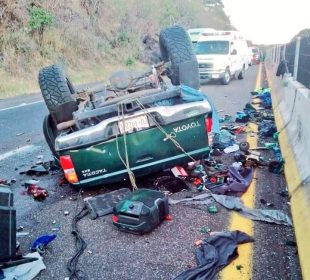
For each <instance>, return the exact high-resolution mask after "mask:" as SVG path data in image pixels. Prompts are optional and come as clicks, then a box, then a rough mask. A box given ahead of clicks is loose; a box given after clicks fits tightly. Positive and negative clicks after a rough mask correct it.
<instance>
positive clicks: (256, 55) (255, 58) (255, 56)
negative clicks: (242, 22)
mask: <svg viewBox="0 0 310 280" xmlns="http://www.w3.org/2000/svg"><path fill="white" fill-rule="evenodd" d="M251 50H252V64H259V62H260V50H259V48H258V47H251Z"/></svg>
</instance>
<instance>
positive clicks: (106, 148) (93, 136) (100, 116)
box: [39, 26, 212, 187]
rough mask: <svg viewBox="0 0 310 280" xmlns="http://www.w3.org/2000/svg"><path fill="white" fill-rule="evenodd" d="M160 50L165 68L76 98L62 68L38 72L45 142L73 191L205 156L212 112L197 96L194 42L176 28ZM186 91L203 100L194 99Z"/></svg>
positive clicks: (121, 76) (120, 78)
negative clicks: (47, 111) (47, 110)
mask: <svg viewBox="0 0 310 280" xmlns="http://www.w3.org/2000/svg"><path fill="white" fill-rule="evenodd" d="M159 43H160V50H161V57H162V59H163V62H160V63H158V64H156V65H153V66H152V67H151V68H150V69H149V70H148V71H146V72H145V73H141V74H136V73H131V72H118V73H116V74H114V75H112V77H111V78H110V80H109V82H108V83H107V84H106V85H102V86H101V85H100V86H97V87H95V88H88V89H83V90H80V91H76V90H75V89H74V87H73V86H72V84H71V82H70V80H69V79H68V77H67V76H66V75H65V73H64V71H63V70H62V69H61V68H60V67H59V66H57V65H52V66H49V67H46V68H43V69H41V71H40V73H39V84H40V88H41V92H42V95H43V97H44V99H45V102H46V105H47V107H48V109H49V112H50V114H49V115H48V116H46V117H45V119H44V122H43V132H44V136H45V138H46V141H47V143H48V145H49V147H50V149H51V151H52V153H53V154H54V157H55V158H56V160H57V161H58V162H59V163H60V165H61V167H62V169H63V171H64V174H65V177H66V179H67V181H68V182H69V183H70V184H72V185H74V186H78V187H88V186H96V185H104V184H108V183H112V182H117V181H121V180H123V179H125V178H128V177H130V176H131V175H134V176H142V175H146V174H150V173H153V172H157V171H160V170H164V169H167V168H172V167H173V166H175V165H182V164H185V163H187V162H189V161H192V160H194V159H199V158H201V157H203V156H206V155H208V153H209V145H208V131H210V129H211V125H212V119H211V117H212V109H211V105H210V103H209V102H208V100H206V99H205V98H204V97H203V94H201V93H200V92H199V91H198V88H199V71H198V64H197V60H196V58H195V54H194V52H193V49H192V45H191V42H190V39H189V37H188V35H187V33H186V31H185V30H184V29H183V28H181V27H179V26H172V27H169V28H166V29H165V30H163V31H162V32H161V33H160V42H159ZM164 74H166V75H167V76H168V78H170V81H171V82H167V79H166V78H165V76H164ZM188 89H190V91H191V90H192V91H194V92H195V93H198V95H199V94H200V95H201V96H200V97H199V98H198V99H197V98H193V99H192V100H191V98H188Z"/></svg>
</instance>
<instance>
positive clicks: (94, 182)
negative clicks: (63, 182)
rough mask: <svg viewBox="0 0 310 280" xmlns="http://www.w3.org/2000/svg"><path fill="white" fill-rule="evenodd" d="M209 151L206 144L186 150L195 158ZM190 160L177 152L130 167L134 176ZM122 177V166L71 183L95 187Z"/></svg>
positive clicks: (124, 177)
mask: <svg viewBox="0 0 310 280" xmlns="http://www.w3.org/2000/svg"><path fill="white" fill-rule="evenodd" d="M209 152H210V147H209V146H206V147H205V148H202V149H198V150H194V151H192V152H188V154H189V155H191V156H192V157H193V158H195V159H199V158H201V157H204V156H208V155H209ZM189 161H191V159H190V158H189V157H188V156H187V155H186V154H183V153H182V154H179V155H176V156H173V157H169V158H165V159H162V160H158V161H154V162H150V163H147V164H143V165H139V166H135V167H132V168H131V171H132V172H133V173H134V174H135V176H136V177H139V176H143V175H147V174H151V173H155V172H158V171H161V170H164V169H168V168H172V167H174V166H176V165H183V164H185V163H187V162H189ZM124 179H128V173H127V169H126V168H124V169H122V170H115V171H114V172H110V173H107V174H104V175H100V176H96V177H92V178H88V179H84V180H81V181H80V182H79V183H74V184H72V185H73V186H75V187H79V188H80V187H82V188H88V187H95V186H100V185H104V184H111V183H116V182H120V181H122V180H124Z"/></svg>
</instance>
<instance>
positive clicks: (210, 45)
mask: <svg viewBox="0 0 310 280" xmlns="http://www.w3.org/2000/svg"><path fill="white" fill-rule="evenodd" d="M195 52H196V54H228V52H229V42H228V41H204V42H198V43H197V44H196V46H195Z"/></svg>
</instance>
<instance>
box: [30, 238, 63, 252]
mask: <svg viewBox="0 0 310 280" xmlns="http://www.w3.org/2000/svg"><path fill="white" fill-rule="evenodd" d="M56 236H57V235H56V234H49V235H42V236H40V237H38V238H37V239H36V240H35V241H34V242H33V243H32V246H31V248H30V249H31V251H33V252H34V251H38V252H39V253H41V252H42V253H43V252H44V250H45V247H46V246H47V245H48V244H49V243H50V242H52V241H53V240H54V239H55V238H56Z"/></svg>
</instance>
